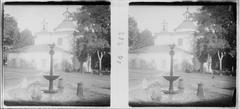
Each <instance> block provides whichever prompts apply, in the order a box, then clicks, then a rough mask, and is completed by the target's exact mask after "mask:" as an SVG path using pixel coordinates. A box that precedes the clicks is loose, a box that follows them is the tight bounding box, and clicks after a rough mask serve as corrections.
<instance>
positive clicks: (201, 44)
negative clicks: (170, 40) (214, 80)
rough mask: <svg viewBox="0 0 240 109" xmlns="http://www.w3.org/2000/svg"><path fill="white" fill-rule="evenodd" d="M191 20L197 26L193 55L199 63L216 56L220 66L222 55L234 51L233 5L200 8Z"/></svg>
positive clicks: (234, 16) (234, 10)
mask: <svg viewBox="0 0 240 109" xmlns="http://www.w3.org/2000/svg"><path fill="white" fill-rule="evenodd" d="M193 19H194V20H195V21H196V22H197V25H198V31H197V32H196V33H195V36H196V39H197V40H196V44H195V55H196V56H197V57H198V59H199V61H200V62H201V63H204V62H206V61H207V58H208V56H209V55H211V56H214V55H217V56H218V57H219V63H220V64H221V62H222V58H223V56H224V54H226V53H227V52H229V51H236V6H235V5H216V6H202V7H201V9H200V10H199V12H197V13H194V14H193Z"/></svg>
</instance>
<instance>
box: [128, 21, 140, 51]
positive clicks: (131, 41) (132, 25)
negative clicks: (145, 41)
mask: <svg viewBox="0 0 240 109" xmlns="http://www.w3.org/2000/svg"><path fill="white" fill-rule="evenodd" d="M128 25H129V26H128V34H129V38H128V45H129V48H135V47H136V42H137V40H138V36H139V29H138V26H137V22H136V20H135V19H134V18H133V17H128Z"/></svg>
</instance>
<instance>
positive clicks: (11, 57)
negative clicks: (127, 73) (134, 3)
mask: <svg viewBox="0 0 240 109" xmlns="http://www.w3.org/2000/svg"><path fill="white" fill-rule="evenodd" d="M110 23H111V22H110V2H98V3H95V2H92V3H86V2H84V3H70V4H69V3H62V2H61V3H54V4H53V3H46V2H39V3H37V2H34V3H21V2H18V3H16V2H15V3H12V2H5V3H4V5H3V38H2V43H3V82H4V83H3V99H4V106H8V107H11V106H94V107H95V106H104V107H105V106H110V89H111V88H110V74H111V72H110V71H111V51H110V48H111V36H110V35H111V34H110Z"/></svg>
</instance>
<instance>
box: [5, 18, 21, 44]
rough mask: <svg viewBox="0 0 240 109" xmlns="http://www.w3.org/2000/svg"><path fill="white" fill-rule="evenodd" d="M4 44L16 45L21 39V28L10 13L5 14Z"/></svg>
mask: <svg viewBox="0 0 240 109" xmlns="http://www.w3.org/2000/svg"><path fill="white" fill-rule="evenodd" d="M3 34H4V37H3V45H4V46H11V47H16V46H15V45H16V43H17V41H18V39H19V35H20V32H19V29H18V24H17V21H16V20H15V18H14V17H13V16H10V15H9V14H5V15H4V29H3Z"/></svg>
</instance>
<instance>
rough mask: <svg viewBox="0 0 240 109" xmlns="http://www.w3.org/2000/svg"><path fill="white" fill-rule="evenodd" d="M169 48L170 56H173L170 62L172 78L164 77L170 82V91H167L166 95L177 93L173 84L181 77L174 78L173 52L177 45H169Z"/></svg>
mask: <svg viewBox="0 0 240 109" xmlns="http://www.w3.org/2000/svg"><path fill="white" fill-rule="evenodd" d="M169 47H170V49H171V50H170V52H169V54H170V56H171V62H170V76H163V77H164V78H165V79H166V80H168V81H169V90H168V91H165V92H164V93H165V94H176V93H177V91H174V90H173V82H174V81H175V80H177V79H178V78H179V76H173V55H174V53H175V52H174V51H173V49H174V47H175V44H171V45H169Z"/></svg>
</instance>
